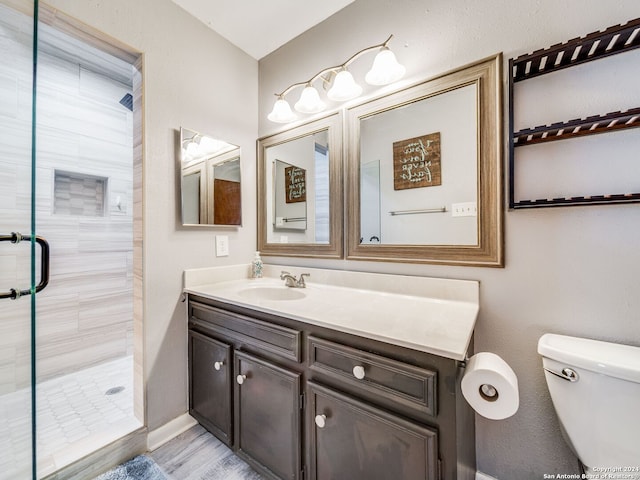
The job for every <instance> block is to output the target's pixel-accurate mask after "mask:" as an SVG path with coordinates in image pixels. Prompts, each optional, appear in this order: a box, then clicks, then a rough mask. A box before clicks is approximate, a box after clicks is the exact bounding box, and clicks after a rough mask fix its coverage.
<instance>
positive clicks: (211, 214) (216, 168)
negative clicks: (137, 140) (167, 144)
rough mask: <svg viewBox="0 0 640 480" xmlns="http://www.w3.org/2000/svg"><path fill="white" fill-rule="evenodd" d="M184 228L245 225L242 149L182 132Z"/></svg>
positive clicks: (200, 135) (186, 130)
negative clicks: (243, 222) (243, 223)
mask: <svg viewBox="0 0 640 480" xmlns="http://www.w3.org/2000/svg"><path fill="white" fill-rule="evenodd" d="M180 146H181V148H180V152H181V154H180V173H181V175H180V176H181V190H182V192H181V193H182V224H183V225H220V226H224V225H231V226H235V225H242V202H241V193H240V192H241V181H240V147H238V146H237V145H233V144H231V143H227V142H224V141H222V140H217V139H214V138H212V137H209V136H206V135H202V134H201V133H198V132H196V131H193V130H189V129H186V128H181V129H180Z"/></svg>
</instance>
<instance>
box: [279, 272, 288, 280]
mask: <svg viewBox="0 0 640 480" xmlns="http://www.w3.org/2000/svg"><path fill="white" fill-rule="evenodd" d="M287 275H291V274H290V273H289V272H285V271H284V270H282V271H281V272H280V280H284V277H286V276H287Z"/></svg>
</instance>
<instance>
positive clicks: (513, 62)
mask: <svg viewBox="0 0 640 480" xmlns="http://www.w3.org/2000/svg"><path fill="white" fill-rule="evenodd" d="M638 47H640V18H637V19H635V20H631V21H629V22H627V23H625V24H622V25H615V26H613V27H609V28H607V29H606V30H603V31H599V32H593V33H590V34H589V35H586V36H584V37H578V38H574V39H572V40H569V41H568V42H565V43H561V44H557V45H553V46H551V47H549V48H546V49H541V50H536V51H535V52H533V53H530V54H527V55H522V56H520V57H517V58H515V59H513V58H512V59H510V60H509V72H510V75H509V208H531V207H552V206H573V205H585V204H605V203H625V202H640V193H625V194H611V195H593V196H588V195H585V196H579V197H567V198H549V199H538V200H520V201H515V185H514V183H515V180H514V179H515V170H514V168H515V164H516V162H515V149H516V147H523V146H527V145H533V144H537V143H542V142H550V141H555V140H564V139H567V138H576V137H580V136H585V135H593V134H598V133H607V132H613V131H618V130H621V129H628V128H635V127H640V107H638V108H632V109H629V110H624V111H618V112H611V113H607V114H605V115H594V116H590V117H587V118H584V119H575V120H569V121H566V122H557V123H553V124H551V125H541V126H537V127H533V128H527V129H523V130H520V131H517V132H514V130H513V127H514V94H513V90H514V88H513V87H514V84H515V83H516V82H521V81H523V80H528V79H531V78H535V77H538V76H540V75H545V74H547V73H551V72H556V71H558V70H561V69H563V68H567V67H573V66H575V65H579V64H581V63H585V62H590V61H592V60H597V59H601V58H604V57H608V56H610V55H615V54H618V53H622V52H627V51H629V50H632V49H635V48H638Z"/></svg>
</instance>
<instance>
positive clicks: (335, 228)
mask: <svg viewBox="0 0 640 480" xmlns="http://www.w3.org/2000/svg"><path fill="white" fill-rule="evenodd" d="M341 126H342V117H341V116H340V114H334V115H331V116H328V117H325V118H322V119H319V120H316V121H314V122H311V123H307V124H305V125H301V126H298V127H295V128H292V129H289V130H287V131H284V132H281V133H278V134H275V135H271V136H268V137H264V138H261V139H259V140H258V250H260V252H261V253H262V254H263V255H277V256H296V257H330V258H342V254H343V247H342V231H343V230H342V193H341V192H342V180H341V177H342V176H341V168H342V128H341Z"/></svg>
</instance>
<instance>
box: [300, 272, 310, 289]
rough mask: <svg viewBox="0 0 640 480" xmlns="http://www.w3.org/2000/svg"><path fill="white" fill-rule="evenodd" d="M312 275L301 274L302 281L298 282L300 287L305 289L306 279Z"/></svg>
mask: <svg viewBox="0 0 640 480" xmlns="http://www.w3.org/2000/svg"><path fill="white" fill-rule="evenodd" d="M310 276H311V274H310V273H301V274H300V280H298V285H300V286H301V287H303V288H304V287H305V285H306V284H305V283H304V277H310Z"/></svg>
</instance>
